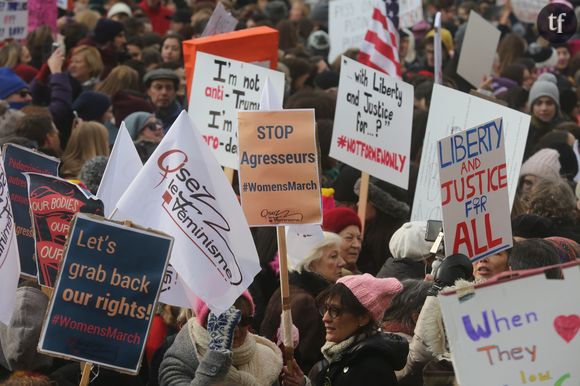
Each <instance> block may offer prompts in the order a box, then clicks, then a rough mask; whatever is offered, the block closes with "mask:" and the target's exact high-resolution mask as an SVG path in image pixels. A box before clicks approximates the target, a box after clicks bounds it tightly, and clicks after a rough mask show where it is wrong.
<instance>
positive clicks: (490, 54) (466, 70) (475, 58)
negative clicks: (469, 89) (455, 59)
mask: <svg viewBox="0 0 580 386" xmlns="http://www.w3.org/2000/svg"><path fill="white" fill-rule="evenodd" d="M500 35H501V32H500V31H499V29H497V28H495V27H494V26H493V25H492V24H491V23H489V22H488V21H487V20H485V19H484V18H483V17H481V16H480V15H479V14H478V13H477V12H475V11H471V13H470V14H469V20H468V21H467V29H466V30H465V38H464V39H463V44H462V45H461V56H460V57H459V63H458V65H457V73H458V74H459V75H461V76H462V77H463V78H464V79H465V80H467V81H468V82H469V83H471V85H473V86H475V87H479V85H480V84H481V83H482V81H483V78H484V76H486V75H491V67H492V65H493V58H494V57H495V51H496V49H497V44H498V43H499V38H500Z"/></svg>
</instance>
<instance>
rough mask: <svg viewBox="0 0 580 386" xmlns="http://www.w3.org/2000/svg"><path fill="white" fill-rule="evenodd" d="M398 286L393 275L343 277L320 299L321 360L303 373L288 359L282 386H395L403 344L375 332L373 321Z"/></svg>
mask: <svg viewBox="0 0 580 386" xmlns="http://www.w3.org/2000/svg"><path fill="white" fill-rule="evenodd" d="M401 289H402V285H401V283H400V282H399V281H398V280H397V279H393V278H388V279H377V278H375V277H373V276H371V275H369V274H364V275H356V276H347V277H344V278H341V279H339V280H338V281H337V283H336V284H335V285H333V286H332V287H330V288H329V289H328V291H325V293H323V295H321V297H320V304H321V307H320V310H321V314H322V315H323V317H322V321H323V322H324V326H325V329H326V343H325V345H324V346H323V347H322V349H321V351H322V354H323V355H324V359H323V360H322V361H320V362H319V363H317V364H316V365H315V366H314V367H313V369H312V370H311V371H310V374H309V376H308V378H307V377H305V376H304V374H303V372H302V370H301V369H300V368H299V367H298V365H297V363H296V362H295V361H294V362H293V363H292V366H289V367H285V368H284V371H283V378H282V384H283V385H284V386H306V385H312V386H330V385H332V386H342V385H345V386H346V385H365V386H397V385H398V383H397V378H396V376H395V370H399V369H401V368H403V367H404V365H405V363H406V361H407V354H408V352H409V346H408V343H407V342H406V340H405V339H403V338H402V337H400V336H398V335H393V334H388V333H384V332H380V331H379V330H378V328H377V325H378V323H380V322H381V321H382V319H383V315H384V313H385V310H386V309H387V308H388V307H389V305H390V303H391V300H392V298H393V297H394V296H395V295H396V294H397V293H398V292H400V291H401Z"/></svg>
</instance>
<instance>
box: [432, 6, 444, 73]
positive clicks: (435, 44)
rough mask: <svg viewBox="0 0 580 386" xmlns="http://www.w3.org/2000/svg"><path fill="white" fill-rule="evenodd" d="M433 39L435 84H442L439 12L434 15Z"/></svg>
mask: <svg viewBox="0 0 580 386" xmlns="http://www.w3.org/2000/svg"><path fill="white" fill-rule="evenodd" d="M434 27H435V37H434V39H433V50H434V51H435V52H434V53H435V58H434V59H435V83H437V84H443V72H442V69H441V63H442V60H443V52H442V47H441V12H437V13H436V14H435V25H434Z"/></svg>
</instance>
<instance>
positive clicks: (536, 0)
mask: <svg viewBox="0 0 580 386" xmlns="http://www.w3.org/2000/svg"><path fill="white" fill-rule="evenodd" d="M549 3H550V1H549V0H511V4H512V10H513V12H514V15H516V17H517V18H518V20H519V21H521V22H523V23H534V24H535V23H536V21H537V20H538V14H539V13H540V11H541V10H542V8H544V7H545V6H546V5H548V4H549Z"/></svg>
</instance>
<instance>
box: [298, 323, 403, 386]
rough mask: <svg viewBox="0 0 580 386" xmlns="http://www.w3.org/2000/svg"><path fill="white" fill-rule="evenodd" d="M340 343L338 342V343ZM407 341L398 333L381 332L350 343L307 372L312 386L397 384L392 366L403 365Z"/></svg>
mask: <svg viewBox="0 0 580 386" xmlns="http://www.w3.org/2000/svg"><path fill="white" fill-rule="evenodd" d="M339 344H340V343H339ZM408 351H409V344H408V343H407V340H406V339H405V338H403V337H401V336H399V335H395V334H389V333H384V332H380V333H377V334H375V335H371V336H369V337H367V338H365V339H363V340H362V341H360V342H358V343H354V344H353V345H351V346H350V347H347V348H345V350H344V353H342V354H341V355H339V356H338V358H336V359H333V360H332V362H330V363H329V362H328V360H327V359H324V360H323V361H322V362H320V363H318V364H316V366H315V367H314V368H313V370H312V372H311V374H310V375H309V378H310V382H311V384H312V385H313V386H323V385H324V386H352V385H364V386H398V382H397V377H396V376H395V370H400V369H401V368H403V366H405V362H406V361H407V354H408Z"/></svg>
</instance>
